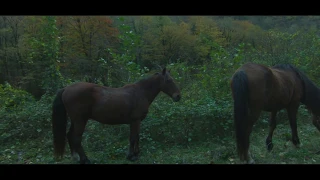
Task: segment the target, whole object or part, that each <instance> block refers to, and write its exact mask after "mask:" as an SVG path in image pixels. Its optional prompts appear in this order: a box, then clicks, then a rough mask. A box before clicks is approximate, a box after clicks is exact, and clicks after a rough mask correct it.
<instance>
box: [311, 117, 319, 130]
mask: <svg viewBox="0 0 320 180" xmlns="http://www.w3.org/2000/svg"><path fill="white" fill-rule="evenodd" d="M312 124H313V125H314V126H315V127H316V128H317V129H318V131H319V132H320V122H319V119H318V116H316V115H314V114H313V115H312Z"/></svg>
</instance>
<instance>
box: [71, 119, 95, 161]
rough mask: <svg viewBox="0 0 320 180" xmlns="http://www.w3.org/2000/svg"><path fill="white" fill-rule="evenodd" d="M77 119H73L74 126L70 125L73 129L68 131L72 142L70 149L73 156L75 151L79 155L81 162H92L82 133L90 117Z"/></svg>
mask: <svg viewBox="0 0 320 180" xmlns="http://www.w3.org/2000/svg"><path fill="white" fill-rule="evenodd" d="M76 120H77V121H73V127H72V126H71V127H70V128H71V129H72V130H71V131H69V133H68V134H69V135H68V140H69V143H71V144H72V145H71V146H70V150H71V153H72V155H73V156H74V155H75V153H77V154H78V155H79V157H80V164H90V160H89V159H88V157H87V155H86V154H85V152H84V149H83V147H82V135H83V132H84V130H85V126H86V124H87V121H88V119H84V118H78V119H76ZM71 121H72V120H71Z"/></svg>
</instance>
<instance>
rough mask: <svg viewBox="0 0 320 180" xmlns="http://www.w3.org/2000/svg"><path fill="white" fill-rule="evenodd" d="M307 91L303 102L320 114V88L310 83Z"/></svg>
mask: <svg viewBox="0 0 320 180" xmlns="http://www.w3.org/2000/svg"><path fill="white" fill-rule="evenodd" d="M305 93H306V94H305V99H304V100H303V102H302V103H303V104H305V105H306V106H307V108H308V109H310V110H311V111H312V113H314V114H317V115H318V116H320V89H319V88H318V87H316V86H315V85H313V84H312V85H308V86H307V89H306V91H305Z"/></svg>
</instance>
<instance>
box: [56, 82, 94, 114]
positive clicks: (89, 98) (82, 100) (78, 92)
mask: <svg viewBox="0 0 320 180" xmlns="http://www.w3.org/2000/svg"><path fill="white" fill-rule="evenodd" d="M96 86H99V85H96V84H93V83H87V82H78V83H74V84H72V85H69V86H67V87H66V88H65V90H64V92H63V94H62V101H63V103H64V104H65V106H66V109H67V112H68V114H69V115H70V114H71V115H72V114H75V113H78V114H79V113H80V112H81V114H82V115H87V116H89V114H90V107H91V106H92V105H93V104H94V97H93V90H94V87H96Z"/></svg>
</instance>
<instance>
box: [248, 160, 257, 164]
mask: <svg viewBox="0 0 320 180" xmlns="http://www.w3.org/2000/svg"><path fill="white" fill-rule="evenodd" d="M255 163H256V162H255V161H254V160H253V159H250V160H249V161H248V164H255Z"/></svg>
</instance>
